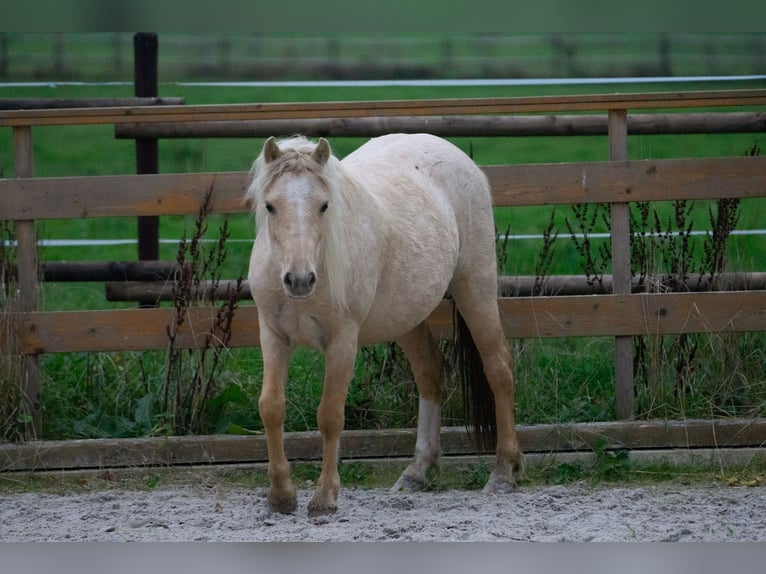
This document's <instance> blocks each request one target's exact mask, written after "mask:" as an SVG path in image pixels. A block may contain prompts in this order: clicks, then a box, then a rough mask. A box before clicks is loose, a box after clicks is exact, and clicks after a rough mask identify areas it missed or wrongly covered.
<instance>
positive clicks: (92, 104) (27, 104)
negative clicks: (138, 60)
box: [0, 97, 186, 137]
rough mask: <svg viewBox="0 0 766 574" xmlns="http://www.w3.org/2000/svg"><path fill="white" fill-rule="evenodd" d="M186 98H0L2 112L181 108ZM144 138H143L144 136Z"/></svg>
mask: <svg viewBox="0 0 766 574" xmlns="http://www.w3.org/2000/svg"><path fill="white" fill-rule="evenodd" d="M185 101H186V100H185V99H184V98H151V97H146V98H140V97H132V98H131V97H128V98H0V110H50V109H72V108H114V107H121V108H125V107H131V106H133V107H135V106H180V105H183V104H184V102H185ZM142 137H143V136H142Z"/></svg>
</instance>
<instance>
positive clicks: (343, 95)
mask: <svg viewBox="0 0 766 574" xmlns="http://www.w3.org/2000/svg"><path fill="white" fill-rule="evenodd" d="M748 86H750V87H763V86H762V85H759V86H753V85H752V84H748ZM709 87H711V86H709V85H704V84H701V85H689V86H679V85H674V86H673V87H672V89H674V90H681V89H703V88H709ZM712 87H715V88H722V87H724V86H721V85H720V84H716V85H714V86H712ZM731 87H737V86H731ZM574 89H578V90H579V91H590V92H604V91H609V90H605V89H604V87H603V86H602V87H599V86H586V87H580V88H571V87H566V88H564V87H555V86H554V87H546V88H529V87H525V88H515V89H510V88H502V89H498V88H481V89H477V88H470V89H469V88H463V89H461V88H450V89H442V90H439V91H434V90H428V89H425V88H387V89H380V90H369V89H360V90H350V89H306V90H300V91H299V90H286V89H283V88H268V89H267V88H253V89H224V88H219V89H210V88H204V89H203V88H195V87H183V88H181V87H180V86H163V87H162V90H163V93H162V94H161V95H165V96H184V97H185V98H186V100H187V103H189V104H205V103H227V102H268V101H289V100H298V99H301V100H308V101H316V100H344V99H345V100H352V99H365V98H370V99H372V98H375V99H399V98H420V97H477V96H498V95H503V96H507V95H542V94H551V93H572V91H573V90H574ZM663 89H667V87H666V86H647V85H637V86H622V87H621V90H624V91H636V90H646V91H648V90H655V91H662V90H663ZM130 92H131V89H130V88H129V87H120V86H111V87H94V86H88V87H59V88H56V89H49V88H34V89H33V88H14V89H13V91H12V92H9V91H8V90H7V89H5V90H4V89H0V97H10V96H28V97H33V96H37V97H39V96H56V97H83V96H103V97H106V96H126V95H130ZM33 137H34V153H35V174H36V175H38V176H68V175H100V174H122V173H132V172H134V171H135V165H134V151H133V143H132V142H131V141H121V140H115V139H114V137H113V130H112V128H111V127H46V128H34V130H33ZM363 141H364V140H363V139H361V138H339V139H337V140H336V139H334V140H333V141H332V144H333V146H334V149H335V152H336V153H337V154H338V155H339V156H341V157H342V156H344V155H345V154H347V153H349V152H350V151H351V150H353V149H355V148H356V147H357V146H358V145H360V143H362V142H363ZM454 141H455V143H456V144H457V145H458V146H460V147H461V148H462V149H464V150H465V151H466V152H471V153H472V155H473V157H474V159H475V161H477V163H479V164H483V165H487V164H498V163H525V162H563V161H588V160H605V159H607V142H606V138H604V137H570V138H545V137H540V138H503V139H501V138H455V139H454ZM261 143H262V142H261V141H260V140H258V139H231V140H223V139H211V140H165V141H162V142H161V143H160V166H161V169H162V171H163V172H184V171H244V170H247V169H248V168H249V166H250V164H251V162H252V160H253V158H254V157H255V156H256V154H257V153H258V151H259V150H260V146H261ZM753 145H759V146H761V147H763V142H762V137H761V135H760V134H736V135H706V136H631V137H630V138H629V154H630V158H631V159H646V158H671V157H692V156H694V157H714V156H741V155H743V154H744V153H745V151H746V150H747V149H749V148H750V147H752V146H753ZM12 165H13V158H12V145H11V136H10V130H8V129H4V130H0V169H1V170H2V172H3V174H4V176H5V177H12V176H13V175H14V172H13V167H12ZM762 203H763V200H760V199H759V200H745V201H743V203H742V207H741V210H740V212H741V217H740V222H739V228H741V229H754V228H765V227H766V212H765V211H764V210H763V209H762ZM552 209H553V208H550V207H525V208H503V209H498V210H496V224H497V229H498V230H499V231H500V232H503V233H504V232H505V230H506V229H509V231H510V233H511V234H532V233H541V232H542V230H543V229H544V228H545V227H546V225H547V224H548V222H549V220H550V217H551V210H552ZM658 209H659V211H660V213H661V214H662V218H663V220H665V219H666V218H667V217H669V216H670V214H671V213H672V206H669V205H660V206H659V207H658ZM693 218H694V229H706V228H708V223H707V205H706V203H705V202H698V203H697V204H696V205H695V208H694V211H693ZM567 219H568V220H570V221H572V220H573V215H572V211H571V209H570V208H569V207H558V208H556V210H555V214H554V230H556V231H558V233H559V238H558V239H557V240H556V241H555V242H554V245H555V250H556V251H555V257H554V258H553V260H552V262H551V263H550V266H549V267H547V268H546V273H547V274H559V273H573V274H577V273H581V272H582V265H581V263H580V261H579V255H578V253H577V251H576V250H575V248H574V245H573V243H572V242H571V241H570V240H569V238H568V237H567V230H566V224H565V222H566V221H567ZM193 220H194V218H193V217H167V218H162V221H161V229H160V235H161V237H162V238H163V239H168V240H171V241H172V242H175V241H177V240H178V239H179V238H180V237H181V236H182V234H183V233H184V230H186V231H187V232H191V230H192V227H193ZM222 220H223V218H222V217H221V216H216V217H211V220H210V232H209V236H210V237H213V238H214V237H215V234H216V232H217V229H218V226H219V225H220V224H221V222H222ZM229 223H230V226H231V239H234V240H241V242H237V241H231V242H230V243H229V245H228V250H229V257H228V259H227V262H226V264H225V266H224V275H225V276H227V277H231V278H234V277H237V276H240V275H245V274H246V269H247V264H248V258H249V241H251V240H252V238H253V234H254V226H253V222H252V220H251V218H250V217H249V216H247V215H244V214H242V215H236V216H232V217H231V218H230V220H229ZM38 234H39V236H40V237H41V238H45V239H53V238H105V239H109V238H112V239H123V238H133V237H135V235H136V224H135V220H133V219H131V218H117V219H82V220H73V221H59V220H52V221H46V222H41V223H40V224H39V225H38ZM597 241H598V240H594V243H596V242H597ZM695 241H696V242H697V243H696V245H697V246H696V248H695V256H694V257H695V258H701V257H702V254H701V250H702V247H701V242H702V238H697V239H695ZM541 246H542V242H541V241H537V240H525V241H517V242H513V243H512V244H511V245H510V248H509V250H508V257H507V259H506V261H505V264H504V267H503V272H504V273H506V274H524V275H527V274H535V273H538V272H539V271H540V269H539V266H538V264H537V261H538V256H539V252H540V249H541ZM176 251H177V247H176V245H174V244H172V243H171V244H165V245H163V246H162V247H161V258H162V259H168V260H172V259H174V258H175V255H176ZM765 252H766V238H764V237H754V236H747V237H734V238H732V239H731V240H730V241H729V244H728V263H729V269H730V270H737V271H763V256H762V254H763V253H765ZM135 257H136V253H135V246H133V245H128V246H118V247H88V248H84V247H83V248H56V247H46V248H43V249H41V251H40V260H41V261H58V260H84V261H87V260H105V261H108V260H132V259H135ZM116 306H123V307H125V306H132V305H130V304H115V303H107V302H106V301H105V298H104V292H103V286H102V285H100V284H93V283H75V284H66V283H51V284H46V285H45V286H44V291H43V294H42V297H41V307H42V308H43V309H48V310H59V309H61V310H64V309H74V310H77V309H99V308H113V307H116ZM764 343H765V340H764V334H762V333H761V334H754V335H746V336H741V337H736V338H735V339H734V340H730V339H728V338H727V339H725V340H724V339H722V338H721V337H716V336H714V335H710V336H699V338H698V339H697V343H696V344H697V345H698V346H699V348H700V355H702V354H704V356H705V357H715V358H720V359H721V360H718V361H713V360H710V361H699V360H698V361H697V363H698V365H699V366H698V367H697V370H698V374H697V376H696V378H694V379H693V380H688V381H685V382H684V384H683V385H681V386H679V384H678V382H677V380H676V379H675V378H674V375H673V373H672V372H670V373H663V374H662V376H661V377H660V376H658V380H656V381H640V380H639V381H638V382H637V385H638V386H637V392H638V397H637V400H638V403H639V407H640V411H641V412H642V413H643V414H644V416H656V417H661V418H662V417H689V416H724V415H738V416H751V415H760V414H763V412H764V410H766V409H765V408H764V404H766V400H765V399H764V397H766V389H764V385H766V373H764V364H766V357H764V353H763V349H764V347H766V345H765V344H764ZM672 344H673V343H672V340H668V342H667V345H668V346H671V345H672ZM514 345H515V349H516V354H517V357H518V364H517V379H518V387H517V399H518V400H517V421H518V422H520V423H527V424H532V423H541V422H570V421H595V420H609V419H611V418H613V417H614V412H613V409H614V406H613V402H614V399H613V396H614V391H613V387H612V385H613V374H612V369H613V367H612V363H611V356H612V341H611V339H602V338H596V339H569V340H530V341H518V342H515V343H514ZM732 348H734V349H737V352H736V353H734V355H733V356H732V355H731V349H732ZM658 352H659V351H658ZM658 356H659V355H658ZM727 357H728V359H730V360H728V362H727V361H724V360H723V359H724V358H727ZM164 360H165V359H164V354H163V353H154V352H153V353H149V352H147V353H99V354H95V353H85V354H61V355H47V356H44V357H43V362H42V365H43V377H44V395H43V400H44V409H45V413H44V416H45V429H46V430H45V437H46V438H71V437H88V436H140V435H144V434H163V433H165V432H167V429H166V427H165V425H164V421H165V418H164V417H165V413H162V412H158V410H157V407H156V402H155V401H156V397H157V394H158V393H159V388H160V382H161V379H162V374H161V372H162V368H163V365H164ZM700 363H701V364H700ZM732 365H734V367H735V368H733V367H732ZM261 369H262V365H261V362H260V354H259V352H258V350H257V349H233V350H231V351H230V352H229V353H228V356H227V360H226V365H225V369H224V370H223V371H222V373H221V374H220V381H219V387H220V389H221V392H220V395H219V396H221V397H223V398H221V399H220V400H219V401H218V403H217V404H216V406H215V409H216V412H215V421H214V423H215V424H214V427H215V428H214V430H215V431H216V432H244V431H247V430H258V429H260V428H261V427H262V425H261V423H260V419H259V417H258V414H257V395H258V391H259V388H260V377H261ZM321 372H322V358H321V356H319V355H317V354H315V353H312V352H308V351H305V352H300V353H298V355H297V356H296V359H295V361H294V362H293V365H292V367H291V372H290V380H291V382H290V385H289V386H288V390H287V393H288V409H287V414H288V420H287V422H286V428H287V429H288V430H309V429H314V428H316V419H315V413H316V407H317V405H318V401H319V397H320V394H321ZM240 391H241V392H240ZM226 393H227V394H226ZM444 394H445V396H446V397H454V396H455V395H456V394H459V393H456V389H454V388H452V387H450V386H449V385H448V386H447V388H445V391H444ZM415 397H416V392H415V389H414V385H413V383H412V380H411V376H410V375H409V373H408V372H407V370H406V368H404V367H402V366H401V365H400V364H399V362H398V361H397V357H396V356H395V353H394V352H393V351H392V349H391V348H390V347H388V346H380V347H374V348H370V349H367V350H365V351H364V352H363V353H361V354H360V357H359V359H358V361H357V367H356V378H355V382H354V385H353V386H352V390H351V392H350V395H349V401H348V408H347V420H348V421H349V426H356V427H359V428H383V427H393V426H411V425H412V424H414V417H415V414H416V412H417V404H416V399H415ZM451 400H452V401H453V402H448V407H447V409H446V411H445V423H446V424H461V421H460V420H458V418H457V415H456V414H455V413H456V412H457V410H458V409H457V407H456V406H455V405H454V400H455V399H454V398H453V399H451Z"/></svg>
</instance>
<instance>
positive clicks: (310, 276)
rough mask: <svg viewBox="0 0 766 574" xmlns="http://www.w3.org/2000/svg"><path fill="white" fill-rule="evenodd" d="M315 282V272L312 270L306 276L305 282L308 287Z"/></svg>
mask: <svg viewBox="0 0 766 574" xmlns="http://www.w3.org/2000/svg"><path fill="white" fill-rule="evenodd" d="M316 282H317V276H316V273H314V272H313V271H310V272H309V274H308V277H307V283H308V286H309V289H310V288H312V287H313V286H314V285H315V284H316Z"/></svg>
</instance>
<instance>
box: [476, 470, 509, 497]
mask: <svg viewBox="0 0 766 574" xmlns="http://www.w3.org/2000/svg"><path fill="white" fill-rule="evenodd" d="M514 490H516V481H515V480H514V479H513V476H500V475H499V474H496V473H494V472H493V473H492V474H490V475H489V480H488V481H487V484H486V485H485V486H484V488H483V489H482V493H484V494H508V493H510V492H513V491H514Z"/></svg>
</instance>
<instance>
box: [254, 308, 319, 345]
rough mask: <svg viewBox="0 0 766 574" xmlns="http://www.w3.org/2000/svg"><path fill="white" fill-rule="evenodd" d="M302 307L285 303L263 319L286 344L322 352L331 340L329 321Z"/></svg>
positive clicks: (267, 312)
mask: <svg viewBox="0 0 766 574" xmlns="http://www.w3.org/2000/svg"><path fill="white" fill-rule="evenodd" d="M303 307H304V306H303V305H300V304H299V305H295V304H294V303H293V302H291V301H285V302H283V303H282V304H280V305H277V306H276V307H274V308H272V309H271V310H270V311H266V313H265V317H264V318H263V319H264V320H266V321H267V322H268V325H269V327H270V328H271V330H272V331H274V332H276V333H277V334H278V335H279V336H280V337H281V338H282V339H284V340H285V342H286V343H287V344H289V345H291V346H293V345H297V346H301V347H309V348H311V349H316V350H318V351H324V350H325V349H326V348H327V345H328V344H329V342H330V338H331V332H332V330H331V328H330V325H331V321H329V320H328V318H327V317H324V316H323V314H322V313H320V312H314V311H313V310H312V309H310V308H303ZM262 311H263V310H262Z"/></svg>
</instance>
